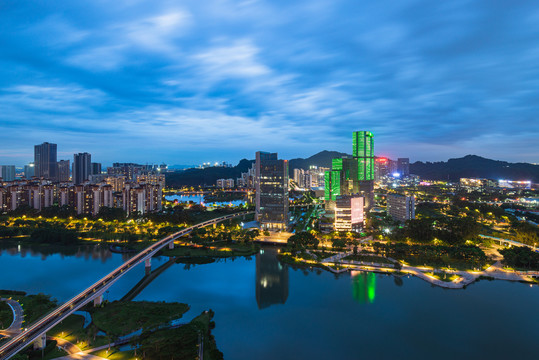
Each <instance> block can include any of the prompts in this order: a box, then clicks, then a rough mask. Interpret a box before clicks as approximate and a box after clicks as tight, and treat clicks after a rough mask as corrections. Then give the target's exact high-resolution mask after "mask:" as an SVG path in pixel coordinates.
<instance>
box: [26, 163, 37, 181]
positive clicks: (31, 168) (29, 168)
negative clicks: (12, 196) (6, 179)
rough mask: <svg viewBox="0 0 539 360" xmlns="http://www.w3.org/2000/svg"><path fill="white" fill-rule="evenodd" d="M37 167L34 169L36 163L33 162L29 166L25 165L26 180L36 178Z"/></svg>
mask: <svg viewBox="0 0 539 360" xmlns="http://www.w3.org/2000/svg"><path fill="white" fill-rule="evenodd" d="M34 170H35V167H34V163H33V162H31V163H29V164H28V165H24V178H25V179H31V178H32V177H34V176H35V172H34Z"/></svg>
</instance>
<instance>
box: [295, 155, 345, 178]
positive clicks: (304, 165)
mask: <svg viewBox="0 0 539 360" xmlns="http://www.w3.org/2000/svg"><path fill="white" fill-rule="evenodd" d="M343 156H350V155H348V154H345V153H341V152H338V151H327V150H324V151H321V152H319V153H318V154H315V155H313V156H311V157H309V158H307V159H303V158H298V159H292V160H290V161H289V163H288V168H289V169H290V175H293V174H294V169H305V170H307V169H309V167H310V166H311V165H314V166H319V167H320V166H321V167H326V168H330V167H331V160H332V159H335V158H340V157H343Z"/></svg>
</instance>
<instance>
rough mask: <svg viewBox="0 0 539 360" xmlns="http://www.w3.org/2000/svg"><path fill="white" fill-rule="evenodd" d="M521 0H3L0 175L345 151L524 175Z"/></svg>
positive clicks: (524, 12) (528, 132) (532, 74)
mask: <svg viewBox="0 0 539 360" xmlns="http://www.w3.org/2000/svg"><path fill="white" fill-rule="evenodd" d="M537 19H539V12H538V11H537V10H536V6H535V4H534V2H533V1H522V2H518V3H514V2H511V1H508V0H502V1H497V2H490V1H475V2H470V1H464V0H455V1H451V2H432V1H427V0H406V1H399V2H398V3H395V2H393V1H389V0H384V1H367V2H360V3H358V2H355V1H351V0H333V1H329V0H311V1H307V0H300V1H294V2H286V1H263V0H258V1H254V0H252V1H229V0H208V1H204V2H199V1H185V2H182V3H181V7H178V3H177V2H172V1H166V0H163V1H158V2H150V1H142V0H141V1H117V2H114V3H113V4H110V3H109V2H104V1H93V2H89V1H78V2H70V3H65V4H63V5H62V6H52V5H51V4H48V3H41V4H40V5H39V6H36V5H35V4H34V3H31V2H25V1H20V2H10V3H9V4H7V5H3V9H2V11H1V12H0V23H1V24H3V27H2V29H3V31H2V32H0V45H2V48H3V49H5V51H2V52H1V53H0V108H1V111H0V131H2V132H4V133H10V134H14V135H15V136H10V137H8V139H6V141H4V142H3V145H2V147H3V149H2V150H3V151H2V154H0V161H2V162H9V163H16V164H23V163H25V162H27V161H30V160H31V157H32V145H34V144H37V143H41V142H43V141H55V142H57V143H58V144H59V149H61V151H63V152H64V153H65V154H69V153H74V152H80V151H89V152H92V154H94V157H93V158H95V159H96V160H98V161H102V162H104V163H111V162H113V161H140V162H158V161H165V162H167V163H170V164H181V163H198V162H202V161H218V160H226V161H236V160H238V158H241V157H249V158H252V157H253V154H254V152H255V151H257V150H269V151H278V152H280V153H281V154H282V156H284V157H297V156H308V155H311V154H312V153H314V152H317V151H320V150H323V149H334V150H340V151H350V137H351V136H350V133H351V132H352V131H354V130H361V129H367V130H371V131H373V132H374V133H375V136H376V140H375V141H376V152H377V153H378V154H381V155H382V154H384V155H389V156H395V157H396V156H409V157H410V158H412V160H443V159H447V158H449V157H456V156H461V155H465V154H468V153H475V154H478V155H483V156H487V157H492V158H498V159H503V160H510V161H530V162H537V161H538V156H539V145H538V142H537V141H536V140H535V139H537V138H538V137H539V121H537V116H538V115H537V114H538V113H539V112H538V110H539V101H538V99H539V67H538V66H537V64H539V45H538V44H539V35H538V34H539V21H537Z"/></svg>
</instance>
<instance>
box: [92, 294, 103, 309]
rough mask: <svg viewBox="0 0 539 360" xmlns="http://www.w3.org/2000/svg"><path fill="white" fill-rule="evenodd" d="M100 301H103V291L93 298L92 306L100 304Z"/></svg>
mask: <svg viewBox="0 0 539 360" xmlns="http://www.w3.org/2000/svg"><path fill="white" fill-rule="evenodd" d="M102 302H103V293H101V294H99V295H97V296H96V297H95V298H94V307H97V306H99V305H101V303H102Z"/></svg>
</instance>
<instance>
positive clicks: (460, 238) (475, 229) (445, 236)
mask: <svg viewBox="0 0 539 360" xmlns="http://www.w3.org/2000/svg"><path fill="white" fill-rule="evenodd" d="M480 230H481V225H480V224H478V223H477V222H476V221H475V220H473V219H471V218H468V217H464V218H461V217H452V218H449V217H448V218H441V219H437V220H434V219H431V218H422V219H415V220H409V221H407V222H406V224H405V226H403V227H397V228H395V229H394V230H393V231H392V233H391V234H390V236H389V237H390V239H391V240H393V241H406V240H411V241H413V242H419V243H424V244H426V243H431V242H432V241H433V240H434V239H439V240H441V241H443V242H445V243H446V244H449V245H462V244H464V243H465V242H466V240H470V239H476V238H477V237H478V236H479V233H480Z"/></svg>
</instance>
